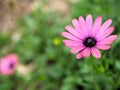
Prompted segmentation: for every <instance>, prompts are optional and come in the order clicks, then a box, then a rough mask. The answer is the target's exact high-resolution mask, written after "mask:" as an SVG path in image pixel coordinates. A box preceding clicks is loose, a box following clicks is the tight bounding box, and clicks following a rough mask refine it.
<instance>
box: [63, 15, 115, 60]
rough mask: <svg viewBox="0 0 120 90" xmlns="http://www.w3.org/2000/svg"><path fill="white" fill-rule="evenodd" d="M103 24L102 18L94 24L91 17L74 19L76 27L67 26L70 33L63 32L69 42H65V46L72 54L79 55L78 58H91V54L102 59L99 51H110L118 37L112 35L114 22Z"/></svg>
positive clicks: (98, 18) (99, 17) (97, 19)
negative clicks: (111, 45)
mask: <svg viewBox="0 0 120 90" xmlns="http://www.w3.org/2000/svg"><path fill="white" fill-rule="evenodd" d="M101 23H102V17H101V16H98V17H97V18H96V19H95V22H94V23H93V19H92V16H91V15H87V17H86V20H84V18H83V17H82V16H80V17H79V19H78V20H77V19H73V20H72V24H73V26H74V28H73V27H71V26H66V27H65V29H66V30H67V31H68V32H62V36H64V37H65V38H67V39H68V40H63V42H64V43H65V45H66V46H67V47H69V48H71V53H77V55H76V58H77V59H80V58H82V57H89V56H90V55H91V54H92V55H93V56H94V57H96V58H100V57H101V52H100V51H99V49H102V50H108V49H110V48H111V47H110V44H112V43H113V41H114V40H115V39H116V38H117V35H110V34H111V33H112V32H113V31H114V26H110V25H111V23H112V20H111V19H109V20H107V21H106V22H105V23H103V24H102V25H101Z"/></svg>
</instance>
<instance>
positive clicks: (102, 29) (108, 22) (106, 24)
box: [96, 19, 112, 35]
mask: <svg viewBox="0 0 120 90" xmlns="http://www.w3.org/2000/svg"><path fill="white" fill-rule="evenodd" d="M111 23H112V20H111V19H109V20H107V21H106V22H105V23H103V25H102V26H101V27H100V30H99V32H98V34H100V33H104V32H105V31H106V29H107V28H108V27H109V26H110V24H111ZM96 35H97V34H96Z"/></svg>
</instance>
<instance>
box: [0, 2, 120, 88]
mask: <svg viewBox="0 0 120 90" xmlns="http://www.w3.org/2000/svg"><path fill="white" fill-rule="evenodd" d="M119 6H120V1H119V0H0V57H3V56H5V55H7V54H9V53H15V54H17V55H18V57H19V65H18V66H17V69H16V71H15V73H14V74H13V75H10V76H4V75H0V90H120V51H119V50H120V48H119V46H120V38H118V39H117V40H116V41H115V42H114V43H113V44H112V45H111V46H112V48H111V49H110V50H108V51H102V58H101V59H99V60H97V59H95V58H93V61H94V66H93V68H94V69H93V70H94V72H93V73H91V65H90V62H91V61H90V58H83V59H80V60H76V57H75V55H73V54H71V53H70V49H69V48H67V47H65V46H64V44H63V43H62V40H63V39H64V38H63V37H62V36H61V32H63V31H65V29H64V27H65V26H66V25H72V23H71V20H72V18H78V17H79V16H80V15H81V16H83V17H84V18H85V17H86V15H88V14H92V15H93V19H94V20H95V18H96V17H97V16H100V15H101V16H102V17H103V22H104V21H105V20H107V19H109V18H111V19H113V23H112V25H114V26H115V31H114V33H113V34H118V35H120V31H119V30H120V7H119Z"/></svg>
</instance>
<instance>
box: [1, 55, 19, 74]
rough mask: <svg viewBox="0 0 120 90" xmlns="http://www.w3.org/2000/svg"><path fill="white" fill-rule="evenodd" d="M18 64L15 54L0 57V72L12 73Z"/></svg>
mask: <svg viewBox="0 0 120 90" xmlns="http://www.w3.org/2000/svg"><path fill="white" fill-rule="evenodd" d="M17 64H18V57H17V55H16V54H9V55H7V56H5V57H3V58H1V59H0V74H1V75H11V74H13V73H14V71H15V68H16V66H17Z"/></svg>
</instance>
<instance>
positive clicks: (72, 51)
mask: <svg viewBox="0 0 120 90" xmlns="http://www.w3.org/2000/svg"><path fill="white" fill-rule="evenodd" d="M84 48H85V46H81V47H80V46H78V47H74V48H72V49H71V53H78V52H80V51H81V50H83V49H84Z"/></svg>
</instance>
